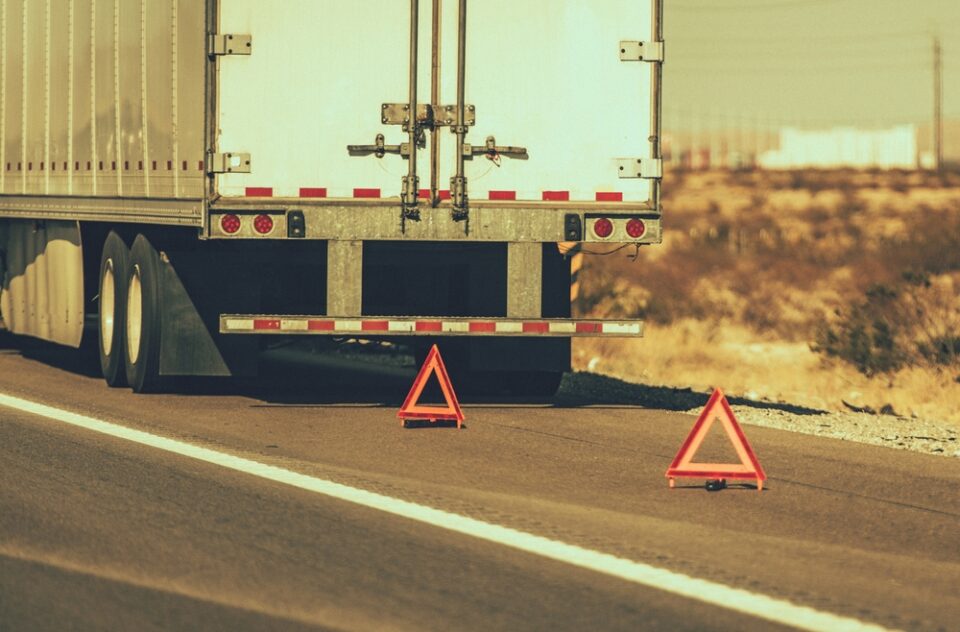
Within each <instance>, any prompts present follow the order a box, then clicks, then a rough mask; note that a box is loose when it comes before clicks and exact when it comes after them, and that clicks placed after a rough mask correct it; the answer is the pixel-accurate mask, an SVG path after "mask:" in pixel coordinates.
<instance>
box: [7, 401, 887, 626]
mask: <svg viewBox="0 0 960 632" xmlns="http://www.w3.org/2000/svg"><path fill="white" fill-rule="evenodd" d="M0 406H6V407H8V408H13V409H16V410H20V411H23V412H26V413H31V414H34V415H40V416H42V417H46V418H48V419H53V420H56V421H61V422H63V423H66V424H70V425H72V426H76V427H79V428H84V429H86V430H92V431H94V432H99V433H101V434H104V435H108V436H111V437H115V438H117V439H124V440H126V441H132V442H134V443H139V444H141V445H145V446H148V447H151V448H156V449H158V450H164V451H166V452H171V453H173V454H178V455H180V456H185V457H189V458H192V459H196V460H198V461H204V462H206V463H211V464H213V465H219V466H220V467H225V468H228V469H231V470H235V471H237V472H242V473H244V474H250V475H252V476H257V477H259V478H263V479H266V480H270V481H275V482H278V483H283V484H285V485H290V486H293V487H297V488H300V489H304V490H307V491H311V492H315V493H317V494H322V495H324V496H328V497H330V498H336V499H337V500H343V501H346V502H349V503H353V504H355V505H360V506H362V507H367V508H370V509H376V510H378V511H383V512H386V513H389V514H393V515H395V516H400V517H403V518H408V519H410V520H416V521H418V522H423V523H425V524H428V525H433V526H435V527H440V528H442V529H447V530H449V531H454V532H456V533H460V534H463V535H467V536H470V537H474V538H479V539H481V540H486V541H488V542H494V543H496V544H500V545H503V546H508V547H511V548H514V549H518V550H520V551H524V552H526V553H531V554H533V555H539V556H540V557H545V558H548V559H551V560H556V561H558V562H564V563H567V564H572V565H574V566H578V567H580V568H585V569H588V570H592V571H596V572H598V573H603V574H604V575H610V576H612V577H616V578H619V579H622V580H626V581H629V582H633V583H636V584H640V585H642V586H647V587H649V588H655V589H657V590H662V591H665V592H668V593H672V594H675V595H679V596H681V597H685V598H687V599H691V600H694V601H700V602H703V603H708V604H711V605H714V606H717V607H720V608H725V609H727V610H734V611H736V612H741V613H743V614H747V615H750V616H754V617H758V618H761V619H766V620H769V621H774V622H776V623H780V624H784V625H788V626H793V627H795V628H799V629H801V630H824V631H827V630H829V631H831V632H841V631H847V630H850V631H852V630H861V631H866V630H875V631H878V632H879V631H883V630H886V628H883V627H881V626H878V625H873V624H869V623H864V622H862V621H859V620H857V619H852V618H849V617H843V616H839V615H835V614H830V613H827V612H821V611H819V610H815V609H813V608H809V607H807V606H798V605H796V604H793V603H790V602H789V601H784V600H782V599H776V598H773V597H767V596H765V595H761V594H757V593H753V592H750V591H747V590H743V589H740V588H732V587H730V586H725V585H723V584H718V583H716V582H712V581H708V580H705V579H697V578H696V577H690V576H689V575H683V574H681V573H675V572H673V571H669V570H666V569H663V568H657V567H655V566H650V565H648V564H643V563H641V562H635V561H633V560H628V559H624V558H621V557H617V556H615V555H610V554H609V553H601V552H599V551H593V550H591V549H585V548H583V547H580V546H576V545H574V544H567V543H565V542H559V541H557V540H551V539H549V538H544V537H542V536H538V535H534V534H532V533H526V532H523V531H518V530H516V529H511V528H509V527H503V526H500V525H497V524H492V523H489V522H484V521H482V520H476V519H474V518H468V517H466V516H461V515H458V514H454V513H450V512H447V511H443V510H441V509H434V508H432V507H426V506H424V505H418V504H416V503H412V502H408V501H405V500H400V499H398V498H392V497H390V496H384V495H382V494H376V493H374V492H369V491H366V490H363V489H358V488H356V487H350V486H347V485H341V484H339V483H334V482H332V481H327V480H324V479H321V478H316V477H313V476H307V475H306V474H299V473H297V472H294V471H292V470H287V469H283V468H280V467H275V466H272V465H267V464H265V463H259V462H257V461H253V460H250V459H245V458H242V457H238V456H233V455H230V454H225V453H223V452H217V451H216V450H210V449H208V448H201V447H199V446H195V445H192V444H189V443H186V442H184V441H177V440H175V439H167V438H165V437H161V436H158V435H154V434H150V433H148V432H143V431H140V430H134V429H132V428H127V427H125V426H120V425H118V424H113V423H110V422H106V421H101V420H99V419H94V418H92V417H87V416H85V415H79V414H77V413H72V412H69V411H66V410H61V409H59V408H53V407H51V406H45V405H43V404H38V403H36V402H31V401H28V400H25V399H20V398H19V397H13V396H11V395H5V394H2V393H0Z"/></svg>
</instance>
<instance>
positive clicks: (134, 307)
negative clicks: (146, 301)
mask: <svg viewBox="0 0 960 632" xmlns="http://www.w3.org/2000/svg"><path fill="white" fill-rule="evenodd" d="M142 332H143V290H142V286H141V284H140V266H136V265H135V266H133V274H131V275H130V287H128V288H127V354H128V355H129V357H130V364H136V363H137V360H139V359H140V338H141V336H142Z"/></svg>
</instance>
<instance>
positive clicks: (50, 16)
mask: <svg viewBox="0 0 960 632" xmlns="http://www.w3.org/2000/svg"><path fill="white" fill-rule="evenodd" d="M205 12H206V3H205V2H199V1H197V0H0V20H2V25H0V40H2V41H0V46H2V48H3V61H2V64H0V66H2V69H0V83H2V94H3V97H2V106H0V109H2V110H3V111H2V114H0V120H2V124H0V136H2V138H0V147H2V152H3V153H2V156H0V168H2V170H3V175H2V177H0V193H2V194H3V195H7V196H22V195H28V196H49V197H51V198H53V197H68V196H84V197H90V196H93V197H103V198H120V197H125V198H189V199H200V198H202V197H203V195H204V184H205V173H204V166H203V163H204V154H205V127H204V109H205V102H206V101H205V68H206V35H205ZM39 204H40V205H41V206H42V204H43V202H42V201H41V202H39ZM6 205H7V204H6V203H3V202H0V207H3V206H6ZM3 210H6V209H0V213H2V212H3ZM131 212H132V213H134V214H136V213H137V209H136V208H135V205H131Z"/></svg>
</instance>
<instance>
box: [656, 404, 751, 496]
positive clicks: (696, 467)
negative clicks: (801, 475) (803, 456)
mask: <svg viewBox="0 0 960 632" xmlns="http://www.w3.org/2000/svg"><path fill="white" fill-rule="evenodd" d="M717 419H719V420H720V423H721V424H722V425H723V429H724V430H725V431H726V433H727V438H728V439H729V440H730V443H732V444H733V447H734V449H736V451H737V456H738V457H739V458H740V463H694V462H693V457H694V456H695V455H696V453H697V450H699V449H700V446H701V445H702V444H703V440H704V439H705V438H706V436H707V433H709V432H710V428H711V427H712V426H713V423H714V421H715V420H717ZM666 477H667V478H668V479H670V487H673V486H674V479H675V478H680V477H684V478H708V479H714V478H719V479H726V478H735V479H748V480H749V479H754V480H756V481H757V489H759V490H761V491H762V490H763V482H764V481H765V480H767V475H766V473H765V472H764V471H763V467H761V465H760V461H759V460H757V455H756V453H754V451H753V448H752V447H750V442H749V441H747V436H746V435H745V434H744V433H743V429H742V428H741V427H740V424H739V423H738V422H737V418H736V417H735V416H734V414H733V410H732V409H731V408H730V403H729V402H728V401H727V398H726V396H725V395H724V394H723V391H721V390H720V389H719V388H718V389H716V390H715V391H714V392H713V395H711V396H710V399H709V401H707V405H706V406H705V407H704V408H703V412H701V413H700V416H699V417H698V418H697V421H696V423H695V424H693V429H692V430H690V434H689V435H687V438H686V439H685V440H684V442H683V445H681V446H680V450H679V451H678V452H677V456H675V457H674V459H673V463H671V464H670V467H669V468H668V469H667V473H666Z"/></svg>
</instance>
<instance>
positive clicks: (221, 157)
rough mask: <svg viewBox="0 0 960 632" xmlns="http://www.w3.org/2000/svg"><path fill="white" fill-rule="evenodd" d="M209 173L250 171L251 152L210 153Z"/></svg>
mask: <svg viewBox="0 0 960 632" xmlns="http://www.w3.org/2000/svg"><path fill="white" fill-rule="evenodd" d="M208 158H209V161H208V163H207V173H250V154H237V153H232V154H209V155H208Z"/></svg>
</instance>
